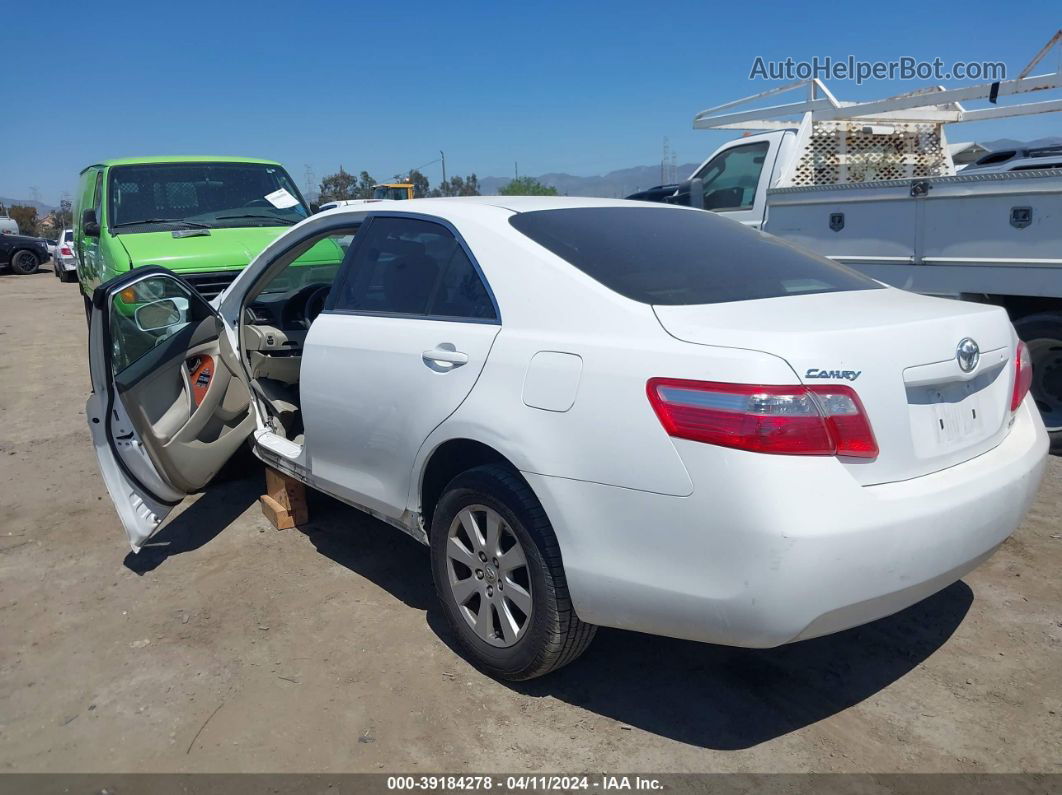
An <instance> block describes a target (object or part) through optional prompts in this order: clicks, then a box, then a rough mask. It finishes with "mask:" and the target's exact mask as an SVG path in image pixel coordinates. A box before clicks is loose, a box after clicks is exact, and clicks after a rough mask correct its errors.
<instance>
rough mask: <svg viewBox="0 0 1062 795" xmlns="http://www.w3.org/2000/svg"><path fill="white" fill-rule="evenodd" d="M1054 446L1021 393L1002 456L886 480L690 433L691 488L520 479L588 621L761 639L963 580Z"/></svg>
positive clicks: (1000, 534) (996, 540)
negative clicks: (869, 481)
mask: <svg viewBox="0 0 1062 795" xmlns="http://www.w3.org/2000/svg"><path fill="white" fill-rule="evenodd" d="M1047 445H1048V442H1047V435H1046V433H1045V431H1044V428H1043V424H1042V422H1040V420H1039V416H1038V415H1037V414H1036V412H1035V410H1034V409H1032V408H1030V403H1029V401H1028V400H1026V403H1025V405H1023V406H1022V407H1021V409H1020V410H1019V412H1018V414H1017V417H1016V419H1015V423H1014V427H1013V428H1012V430H1011V432H1010V434H1009V435H1008V436H1007V438H1006V439H1005V440H1004V441H1003V442H1002V443H1001V444H1000V445H999V446H998V447H996V448H995V449H993V450H991V451H989V452H987V453H985V454H983V455H981V456H979V457H977V458H975V459H972V460H970V461H967V462H965V463H963V464H960V465H958V466H955V467H952V468H950V469H947V470H943V471H941V472H936V473H933V474H931V475H926V476H924V477H920V478H915V479H913V480H908V481H904V482H899V483H890V484H885V485H880V486H860V485H859V484H858V483H856V481H855V480H854V479H853V478H852V477H851V475H850V474H849V473H848V472H847V471H846V469H845V467H844V466H842V465H841V464H839V463H838V462H837V461H836V460H835V459H832V458H810V457H809V458H800V457H792V456H771V455H758V454H754V453H746V452H742V451H738V450H727V449H724V448H719V447H714V446H711V445H703V444H698V443H695V442H685V441H676V447H677V448H678V449H679V452H680V453H681V455H682V459H683V461H684V462H685V464H686V466H687V468H688V470H689V472H690V476H691V479H692V480H693V482H694V483H695V484H697V485H696V488H695V490H694V493H693V494H692V495H690V496H689V497H671V496H664V495H659V494H652V493H648V492H643V491H636V490H631V489H621V488H615V487H610V486H604V485H600V484H593V483H587V482H583V481H574V480H568V479H563V478H552V477H548V476H542V475H535V474H530V473H525V476H526V477H527V479H528V482H529V483H530V484H531V486H532V488H533V489H534V490H535V492H536V493H537V494H538V496H539V498H540V499H541V500H542V503H543V506H544V507H545V509H546V512H547V514H548V515H549V517H550V519H551V521H552V522H553V525H554V527H555V530H556V533H557V537H558V540H559V542H560V545H561V552H562V554H563V557H564V567H565V571H566V573H567V577H568V584H569V588H570V590H571V594H572V599H573V601H574V603H575V607H576V610H577V612H578V613H579V616H580V617H581V618H582V619H583V620H585V621H589V622H591V623H594V624H601V625H605V626H613V627H620V628H624V629H632V630H637V631H641V632H648V633H652V634H658V635H669V636H673V637H679V638H688V639H691V640H699V641H707V642H712V643H722V644H727V645H734V646H749V647H770V646H777V645H780V644H783V643H788V642H790V641H794V640H802V639H805V638H811V637H816V636H818V635H825V634H828V633H831V632H837V631H840V630H842V629H846V628H848V627H852V626H856V625H859V624H863V623H866V622H868V621H873V620H875V619H877V618H881V617H883V616H886V615H889V614H891V613H894V612H896V611H898V610H901V609H903V608H905V607H907V606H909V605H911V604H914V603H915V602H917V601H919V600H921V599H923V598H925V597H927V596H929V595H930V594H932V593H935V592H936V591H938V590H940V589H942V588H944V587H946V586H947V585H949V584H951V583H952V582H954V581H956V580H958V579H960V578H961V577H962V576H963V575H964V574H966V573H967V572H968V571H970V570H971V569H973V568H974V567H976V566H977V565H978V564H979V563H981V562H982V561H983V560H985V559H986V558H987V557H988V556H989V555H991V554H992V552H993V551H994V550H995V549H996V548H997V547H998V546H999V545H1000V544H1001V543H1002V542H1003V541H1004V540H1005V539H1006V538H1007V536H1009V535H1010V534H1011V533H1012V532H1013V531H1014V530H1015V529H1016V528H1017V526H1018V525H1019V523H1020V522H1021V520H1022V518H1023V516H1024V515H1025V512H1026V510H1027V509H1028V507H1029V504H1030V503H1031V502H1032V500H1033V498H1034V497H1035V495H1036V491H1037V488H1038V487H1039V484H1040V480H1041V478H1042V475H1043V470H1044V466H1045V457H1046V453H1047Z"/></svg>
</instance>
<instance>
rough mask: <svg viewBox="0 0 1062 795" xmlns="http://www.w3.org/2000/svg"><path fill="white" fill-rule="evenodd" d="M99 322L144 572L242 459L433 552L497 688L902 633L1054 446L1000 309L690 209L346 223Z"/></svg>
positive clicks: (111, 440) (133, 535)
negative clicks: (646, 656)
mask: <svg viewBox="0 0 1062 795" xmlns="http://www.w3.org/2000/svg"><path fill="white" fill-rule="evenodd" d="M93 306H94V309H93V313H92V319H91V330H90V363H91V371H92V384H93V390H94V391H93V394H92V396H91V398H90V400H89V403H88V410H87V416H88V420H89V426H90V428H91V429H92V432H93V440H94V444H95V447H96V452H97V455H98V457H99V462H100V467H101V470H102V473H103V476H104V480H105V481H106V484H107V487H108V489H109V491H110V494H111V497H112V498H113V500H114V503H115V505H116V507H117V510H118V514H119V516H120V518H121V521H122V523H123V525H124V526H125V529H126V532H127V533H128V536H129V541H130V543H131V544H132V547H133V549H134V550H137V549H139V548H140V546H141V545H142V544H143V543H144V542H145V541H146V540H147V539H148V538H149V537H150V536H151V535H152V534H153V533H154V532H155V531H156V530H157V529H158V528H159V526H160V524H161V522H162V521H163V519H164V518H165V517H166V515H167V514H168V513H169V512H170V510H171V509H172V508H173V507H174V506H175V505H177V504H178V503H179V502H180V501H181V500H182V499H183V498H184V497H185V496H186V495H187V494H189V493H191V492H195V491H198V490H201V489H203V488H204V487H206V486H207V484H208V483H209V482H210V480H211V478H212V477H213V476H214V474H215V473H216V472H217V471H218V469H219V468H220V467H221V466H222V465H223V464H224V463H225V461H226V460H227V459H228V458H229V457H230V456H231V455H232V454H233V452H234V451H236V450H237V449H238V448H239V447H240V446H241V445H242V444H244V442H245V440H246V439H248V438H249V437H250V438H251V439H252V440H253V447H254V450H255V453H256V454H257V455H258V457H259V458H261V459H262V460H263V461H265V462H266V463H267V464H268V465H269V466H271V467H274V468H276V469H278V470H281V471H283V472H286V473H288V474H290V475H291V476H293V477H295V478H297V479H299V480H301V481H303V482H305V483H306V484H308V485H310V486H312V487H313V488H315V489H319V490H321V491H323V492H327V493H328V494H331V495H333V496H335V497H337V498H339V499H340V500H343V501H345V502H347V503H349V504H351V505H353V506H356V507H358V508H360V509H362V510H364V511H367V512H369V513H371V514H372V515H374V516H377V517H379V518H380V519H382V520H384V521H386V522H388V523H390V524H392V525H394V526H395V527H397V528H399V529H400V530H403V531H405V532H406V533H409V534H411V535H412V536H414V537H416V538H417V539H419V540H420V541H422V542H424V543H425V544H428V545H430V548H431V555H430V558H431V565H432V574H433V576H434V580H435V585H436V589H437V592H438V595H439V599H440V600H441V602H442V604H443V606H444V609H445V614H446V615H447V616H448V619H449V621H450V623H451V624H452V626H453V629H454V631H455V633H456V635H457V636H458V637H459V638H460V640H461V642H462V644H463V645H464V647H465V649H466V651H467V653H468V655H469V657H470V658H471V659H472V660H473V661H474V662H475V663H476V664H477V665H479V666H481V667H482V668H483V669H484V670H486V671H487V672H489V673H490V674H492V675H495V676H498V677H502V678H508V679H527V678H530V677H534V676H539V675H541V674H544V673H546V672H548V671H550V670H553V669H555V668H557V667H559V666H561V665H564V664H566V663H568V662H571V661H572V660H574V659H575V658H576V657H578V656H579V654H580V653H581V652H582V651H583V650H584V649H585V648H586V647H587V645H588V644H589V643H590V640H591V638H592V637H593V634H594V629H595V626H597V625H604V626H612V627H620V628H625V629H632V630H638V631H641V632H648V633H655V634H661V635H670V636H674V637H680V638H690V639H695V640H699V641H707V642H711V643H722V644H730V645H737V646H749V647H770V646H776V645H779V644H783V643H789V642H791V641H796V640H801V639H804V638H811V637H815V636H819V635H823V634H827V633H831V632H837V631H839V630H842V629H845V628H847V627H852V626H855V625H858V624H862V623H864V622H867V621H872V620H874V619H877V618H880V617H882V616H885V615H888V614H890V613H893V612H895V611H897V610H900V609H902V608H904V607H906V606H908V605H911V604H913V603H914V602H917V601H918V600H920V599H923V598H925V597H926V596H929V595H930V594H932V593H934V592H936V591H938V590H939V589H941V588H944V587H945V586H947V585H948V584H950V583H952V582H954V581H955V580H957V579H959V578H960V577H962V576H963V575H964V574H965V573H966V572H968V571H970V570H971V569H973V568H974V567H975V566H977V565H978V564H979V563H980V562H981V561H983V560H985V559H986V558H987V557H988V556H989V555H991V554H992V552H993V551H994V550H995V549H996V547H998V546H999V544H1000V543H1002V542H1003V540H1004V539H1006V538H1007V536H1008V535H1009V534H1010V533H1011V532H1013V531H1014V529H1015V528H1016V527H1017V526H1018V524H1019V522H1020V521H1021V519H1022V516H1023V515H1024V513H1025V511H1026V509H1027V508H1028V506H1029V504H1030V502H1031V500H1032V499H1033V496H1034V495H1035V493H1036V490H1037V487H1038V485H1039V483H1040V479H1041V476H1042V473H1043V469H1044V464H1045V456H1046V452H1047V444H1048V443H1047V436H1046V433H1045V431H1044V427H1043V424H1042V423H1041V420H1040V417H1039V413H1038V412H1037V411H1036V409H1035V406H1033V405H1032V403H1031V402H1030V398H1028V397H1027V393H1028V389H1029V382H1030V378H1031V373H1030V370H1029V361H1028V357H1027V355H1026V353H1025V351H1024V348H1023V346H1022V344H1021V343H1020V342H1019V341H1018V338H1017V336H1016V335H1015V333H1014V330H1013V328H1012V327H1011V324H1010V323H1009V321H1008V319H1007V316H1006V314H1005V313H1004V312H1003V310H1002V309H999V308H996V307H992V306H985V305H980V304H974V303H963V302H958V301H948V300H943V299H939V298H930V297H925V296H921V295H915V294H912V293H908V292H904V291H902V290H896V289H893V288H890V287H885V286H883V285H881V284H880V283H878V282H875V281H871V280H869V279H867V278H865V277H863V276H861V275H859V274H857V273H855V272H853V271H851V270H848V269H846V268H844V267H842V266H839V265H836V264H834V263H832V262H830V261H828V260H825V259H822V258H820V257H817V256H815V255H812V254H809V253H806V252H804V251H802V250H800V249H797V248H794V247H793V246H791V245H789V244H787V243H785V242H783V241H781V240H778V239H776V238H774V237H772V236H770V235H767V234H764V233H761V232H757V231H753V230H750V229H747V228H745V227H743V226H742V225H741V224H738V223H735V222H732V221H730V220H727V219H725V218H722V217H720V216H718V215H716V214H713V213H706V212H702V211H699V210H692V209H688V208H680V207H671V206H666V205H647V204H644V203H640V202H624V201H611V200H598V199H568V198H510V197H480V198H474V199H425V200H416V201H402V202H377V203H372V204H363V205H350V206H342V207H338V208H336V209H335V210H332V211H329V212H326V213H322V214H319V215H315V216H313V217H311V218H309V219H306V220H305V221H303V222H301V223H299V224H298V225H296V226H294V227H292V228H291V229H290V230H288V231H287V232H286V233H285V234H284V235H282V236H281V237H279V238H278V239H277V240H276V242H274V243H273V244H272V245H270V246H269V247H268V248H267V249H266V250H265V251H264V252H262V254H261V255H260V256H259V257H258V258H257V259H255V260H254V261H253V262H252V263H251V264H250V265H249V266H248V267H247V269H246V270H245V271H243V272H242V273H241V274H240V275H239V276H238V277H237V278H236V280H235V281H234V282H233V283H232V285H231V286H230V287H229V288H228V289H227V290H226V291H225V292H224V293H222V295H221V296H219V297H218V298H217V299H215V302H214V305H213V306H212V305H210V304H208V303H207V302H206V301H205V300H203V299H202V298H200V297H199V296H198V295H197V294H196V293H195V291H194V290H193V289H192V288H191V287H189V286H188V284H187V283H185V282H184V281H182V280H181V278H180V277H178V276H176V275H174V274H173V273H171V272H169V271H166V270H163V269H161V268H153V267H146V268H138V269H136V270H133V271H131V272H130V273H128V274H126V275H124V276H121V277H119V278H117V279H115V280H113V281H112V282H110V283H108V284H105V285H103V286H101V287H100V288H98V289H97V290H96V293H95V296H94V298H93ZM426 574H427V572H425V573H424V575H426ZM410 576H420V575H418V574H417V573H411V574H410Z"/></svg>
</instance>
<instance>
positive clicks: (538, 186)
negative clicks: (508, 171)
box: [498, 177, 557, 196]
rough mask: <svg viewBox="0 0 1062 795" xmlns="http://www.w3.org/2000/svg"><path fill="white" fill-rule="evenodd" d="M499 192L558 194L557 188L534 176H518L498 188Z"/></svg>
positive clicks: (525, 194)
mask: <svg viewBox="0 0 1062 795" xmlns="http://www.w3.org/2000/svg"><path fill="white" fill-rule="evenodd" d="M498 193H499V194H501V195H502V196H556V195H557V189H556V188H554V187H553V186H552V185H543V184H542V183H541V182H539V181H538V180H537V179H535V178H534V177H517V178H516V179H513V180H509V184H508V185H503V186H502V187H500V188H498Z"/></svg>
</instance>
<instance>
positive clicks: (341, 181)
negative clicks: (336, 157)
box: [317, 166, 358, 204]
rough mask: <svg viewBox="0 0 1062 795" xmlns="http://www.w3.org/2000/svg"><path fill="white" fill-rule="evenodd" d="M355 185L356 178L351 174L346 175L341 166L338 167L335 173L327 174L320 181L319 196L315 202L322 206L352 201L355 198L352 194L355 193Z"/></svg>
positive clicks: (356, 182) (356, 183)
mask: <svg viewBox="0 0 1062 795" xmlns="http://www.w3.org/2000/svg"><path fill="white" fill-rule="evenodd" d="M357 185H358V180H357V178H356V177H355V176H354V175H353V174H348V173H347V172H346V171H344V170H343V166H340V167H339V171H338V172H337V173H335V174H329V175H328V176H327V177H325V178H324V179H322V180H321V195H320V196H319V197H318V199H317V201H318V202H320V203H321V204H324V203H325V202H337V201H344V200H346V199H354V198H356V196H355V195H354V194H355V193H356V192H357Z"/></svg>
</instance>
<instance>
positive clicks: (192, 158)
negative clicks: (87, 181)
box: [81, 155, 281, 173]
mask: <svg viewBox="0 0 1062 795" xmlns="http://www.w3.org/2000/svg"><path fill="white" fill-rule="evenodd" d="M156 163H157V164H164V163H259V164H262V165H267V166H280V165H281V164H280V163H278V162H277V161H276V160H264V159H262V158H259V157H237V156H230V155H146V156H144V157H116V158H111V159H110V160H103V161H101V162H99V163H93V164H92V165H90V166H85V168H83V169H81V173H84V172H85V171H87V170H88V169H90V168H93V167H97V166H102V167H103V168H110V167H111V166H143V165H150V164H156Z"/></svg>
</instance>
